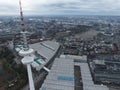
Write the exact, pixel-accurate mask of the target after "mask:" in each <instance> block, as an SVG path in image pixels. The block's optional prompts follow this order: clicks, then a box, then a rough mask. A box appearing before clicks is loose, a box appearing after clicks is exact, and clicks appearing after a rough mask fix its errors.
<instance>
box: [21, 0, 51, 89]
mask: <svg viewBox="0 0 120 90" xmlns="http://www.w3.org/2000/svg"><path fill="white" fill-rule="evenodd" d="M19 5H20V15H21V27H22V31H21V34H22V39H23V48H22V49H21V50H20V51H19V55H20V56H22V57H23V58H22V60H21V61H22V63H23V64H24V65H26V66H27V71H28V79H29V86H30V90H35V87H34V82H33V77H32V70H31V63H33V62H36V63H37V64H39V65H42V68H43V69H44V70H46V71H47V72H50V70H49V69H48V68H46V67H45V66H44V65H43V63H42V62H41V60H40V61H38V60H39V59H38V58H37V57H35V55H34V54H33V53H34V50H33V49H31V48H29V46H28V43H27V35H26V34H27V31H25V27H24V18H23V11H22V5H21V0H19Z"/></svg>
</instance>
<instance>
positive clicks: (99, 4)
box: [0, 0, 120, 15]
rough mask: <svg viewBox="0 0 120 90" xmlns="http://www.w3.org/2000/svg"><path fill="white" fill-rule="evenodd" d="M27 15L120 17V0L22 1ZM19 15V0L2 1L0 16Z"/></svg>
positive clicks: (0, 2)
mask: <svg viewBox="0 0 120 90" xmlns="http://www.w3.org/2000/svg"><path fill="white" fill-rule="evenodd" d="M22 6H23V11H24V14H25V15H64V14H68V15H73V14H75V15H120V0H22ZM9 14H10V15H14V14H15V15H19V0H0V15H9Z"/></svg>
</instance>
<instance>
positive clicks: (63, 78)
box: [57, 76, 74, 81]
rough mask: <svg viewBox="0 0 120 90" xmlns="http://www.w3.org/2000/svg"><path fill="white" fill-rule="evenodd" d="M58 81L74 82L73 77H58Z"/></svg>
mask: <svg viewBox="0 0 120 90" xmlns="http://www.w3.org/2000/svg"><path fill="white" fill-rule="evenodd" d="M57 79H58V80H65V81H73V80H74V79H73V77H67V76H58V77H57Z"/></svg>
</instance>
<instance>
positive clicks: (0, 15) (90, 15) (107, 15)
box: [0, 14, 120, 17]
mask: <svg viewBox="0 0 120 90" xmlns="http://www.w3.org/2000/svg"><path fill="white" fill-rule="evenodd" d="M1 16H20V15H19V14H18V15H0V17H1ZM24 16H25V17H26V16H111V17H120V15H81V14H73V15H70V14H60V15H58V14H56V15H55V14H44V15H24Z"/></svg>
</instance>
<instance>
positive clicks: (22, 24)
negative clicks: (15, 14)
mask: <svg viewBox="0 0 120 90" xmlns="http://www.w3.org/2000/svg"><path fill="white" fill-rule="evenodd" d="M19 5H20V15H21V28H22V31H21V34H22V36H23V49H24V50H25V51H27V50H29V47H28V43H27V36H26V33H27V32H26V31H25V25H24V18H23V11H22V4H21V0H19Z"/></svg>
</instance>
